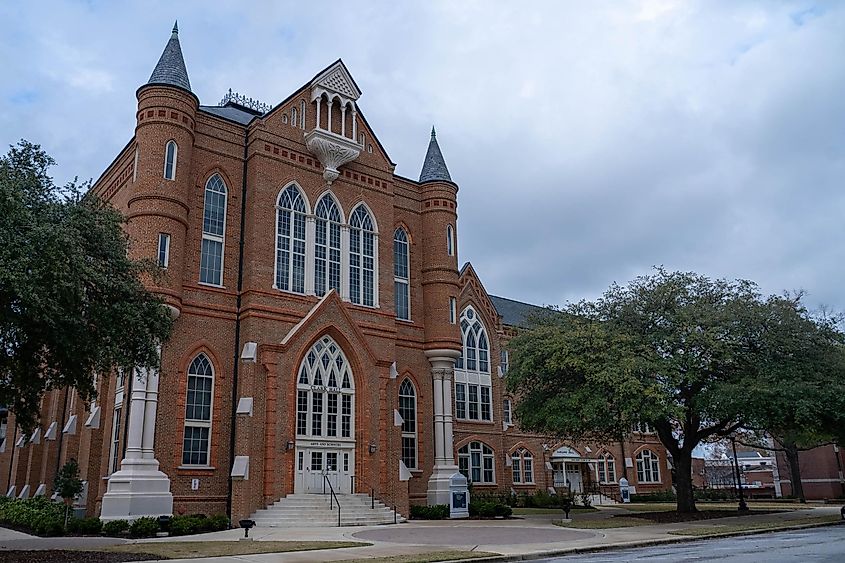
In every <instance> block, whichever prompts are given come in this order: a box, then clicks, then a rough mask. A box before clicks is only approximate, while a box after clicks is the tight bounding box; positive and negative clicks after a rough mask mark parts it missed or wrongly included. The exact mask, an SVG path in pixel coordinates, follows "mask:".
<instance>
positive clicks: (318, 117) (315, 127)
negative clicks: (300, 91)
mask: <svg viewBox="0 0 845 563" xmlns="http://www.w3.org/2000/svg"><path fill="white" fill-rule="evenodd" d="M322 101H323V96H319V97H318V98H317V123H316V124H315V125H314V129H319V128H320V102H322Z"/></svg>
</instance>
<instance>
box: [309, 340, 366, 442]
mask: <svg viewBox="0 0 845 563" xmlns="http://www.w3.org/2000/svg"><path fill="white" fill-rule="evenodd" d="M325 355H328V356H329V362H328V366H327V367H326V366H325V365H324V364H323V363H322V357H323V356H325ZM332 374H334V379H335V385H329V382H330V380H331V375H332ZM344 374H346V376H347V378H348V386H345V385H344V381H343V378H344ZM296 378H297V379H296V380H297V384H296V390H297V408H296V421H295V424H296V426H295V432H296V437H297V438H303V439H309V438H313V439H320V440H326V439H329V440H332V441H339V442H343V441H346V442H352V441H354V440H355V378H354V377H353V372H352V364H350V362H349V360H348V359H347V357H346V354H345V353H344V352H343V349H342V348H341V347H340V345H339V344H338V343H337V342H335V340H334V339H333V338H332V337H330V336H323V337H322V338H320V339H319V340H318V341H317V342H315V343H314V345H313V346H311V348H310V349H309V350H308V352H307V353H306V354H305V357H304V358H302V362H301V363H300V364H299V369H298V370H297V372H296ZM301 397H305V398H306V401H307V402H306V404H305V409H302V408H301V401H300V398H301ZM332 397H333V398H334V404H335V407H334V411H333V412H332V411H331V410H330V405H331V403H332V401H331V398H332ZM344 397H348V400H344ZM345 404H348V412H346V409H345V408H344V405H345ZM318 406H319V408H316V407H318ZM303 414H304V415H305V432H304V433H303V432H300V428H301V425H300V420H301V415H303ZM332 416H334V417H335V418H334V419H332ZM332 425H333V427H334V429H335V432H334V434H331V433H330V432H329V428H330V427H332ZM315 426H319V431H318V432H314V427H315ZM345 428H348V430H349V432H348V433H349V435H348V436H344V435H343V431H344V429H345Z"/></svg>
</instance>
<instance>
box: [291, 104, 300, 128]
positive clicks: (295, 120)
mask: <svg viewBox="0 0 845 563" xmlns="http://www.w3.org/2000/svg"><path fill="white" fill-rule="evenodd" d="M290 124H291V125H292V126H293V127H299V118H298V117H297V115H296V108H291V110H290Z"/></svg>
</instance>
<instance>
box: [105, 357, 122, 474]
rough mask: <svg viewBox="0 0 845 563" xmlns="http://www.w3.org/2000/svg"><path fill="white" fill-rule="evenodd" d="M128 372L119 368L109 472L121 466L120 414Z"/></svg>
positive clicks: (115, 390)
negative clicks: (125, 372)
mask: <svg viewBox="0 0 845 563" xmlns="http://www.w3.org/2000/svg"><path fill="white" fill-rule="evenodd" d="M125 390H126V374H124V373H123V370H122V369H118V370H117V374H116V376H115V388H114V411H112V428H111V448H110V450H109V467H108V471H109V473H114V472H115V471H117V470H118V468H119V467H120V457H121V456H120V414H121V413H122V412H123V399H124V397H125V395H126V391H125Z"/></svg>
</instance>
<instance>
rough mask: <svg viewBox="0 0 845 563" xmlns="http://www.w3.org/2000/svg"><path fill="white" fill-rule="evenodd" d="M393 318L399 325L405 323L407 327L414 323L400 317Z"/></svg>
mask: <svg viewBox="0 0 845 563" xmlns="http://www.w3.org/2000/svg"><path fill="white" fill-rule="evenodd" d="M394 318H395V319H396V320H397V321H399V322H400V323H405V324H408V325H412V324H414V321H412V320H411V319H403V318H401V317H394Z"/></svg>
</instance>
